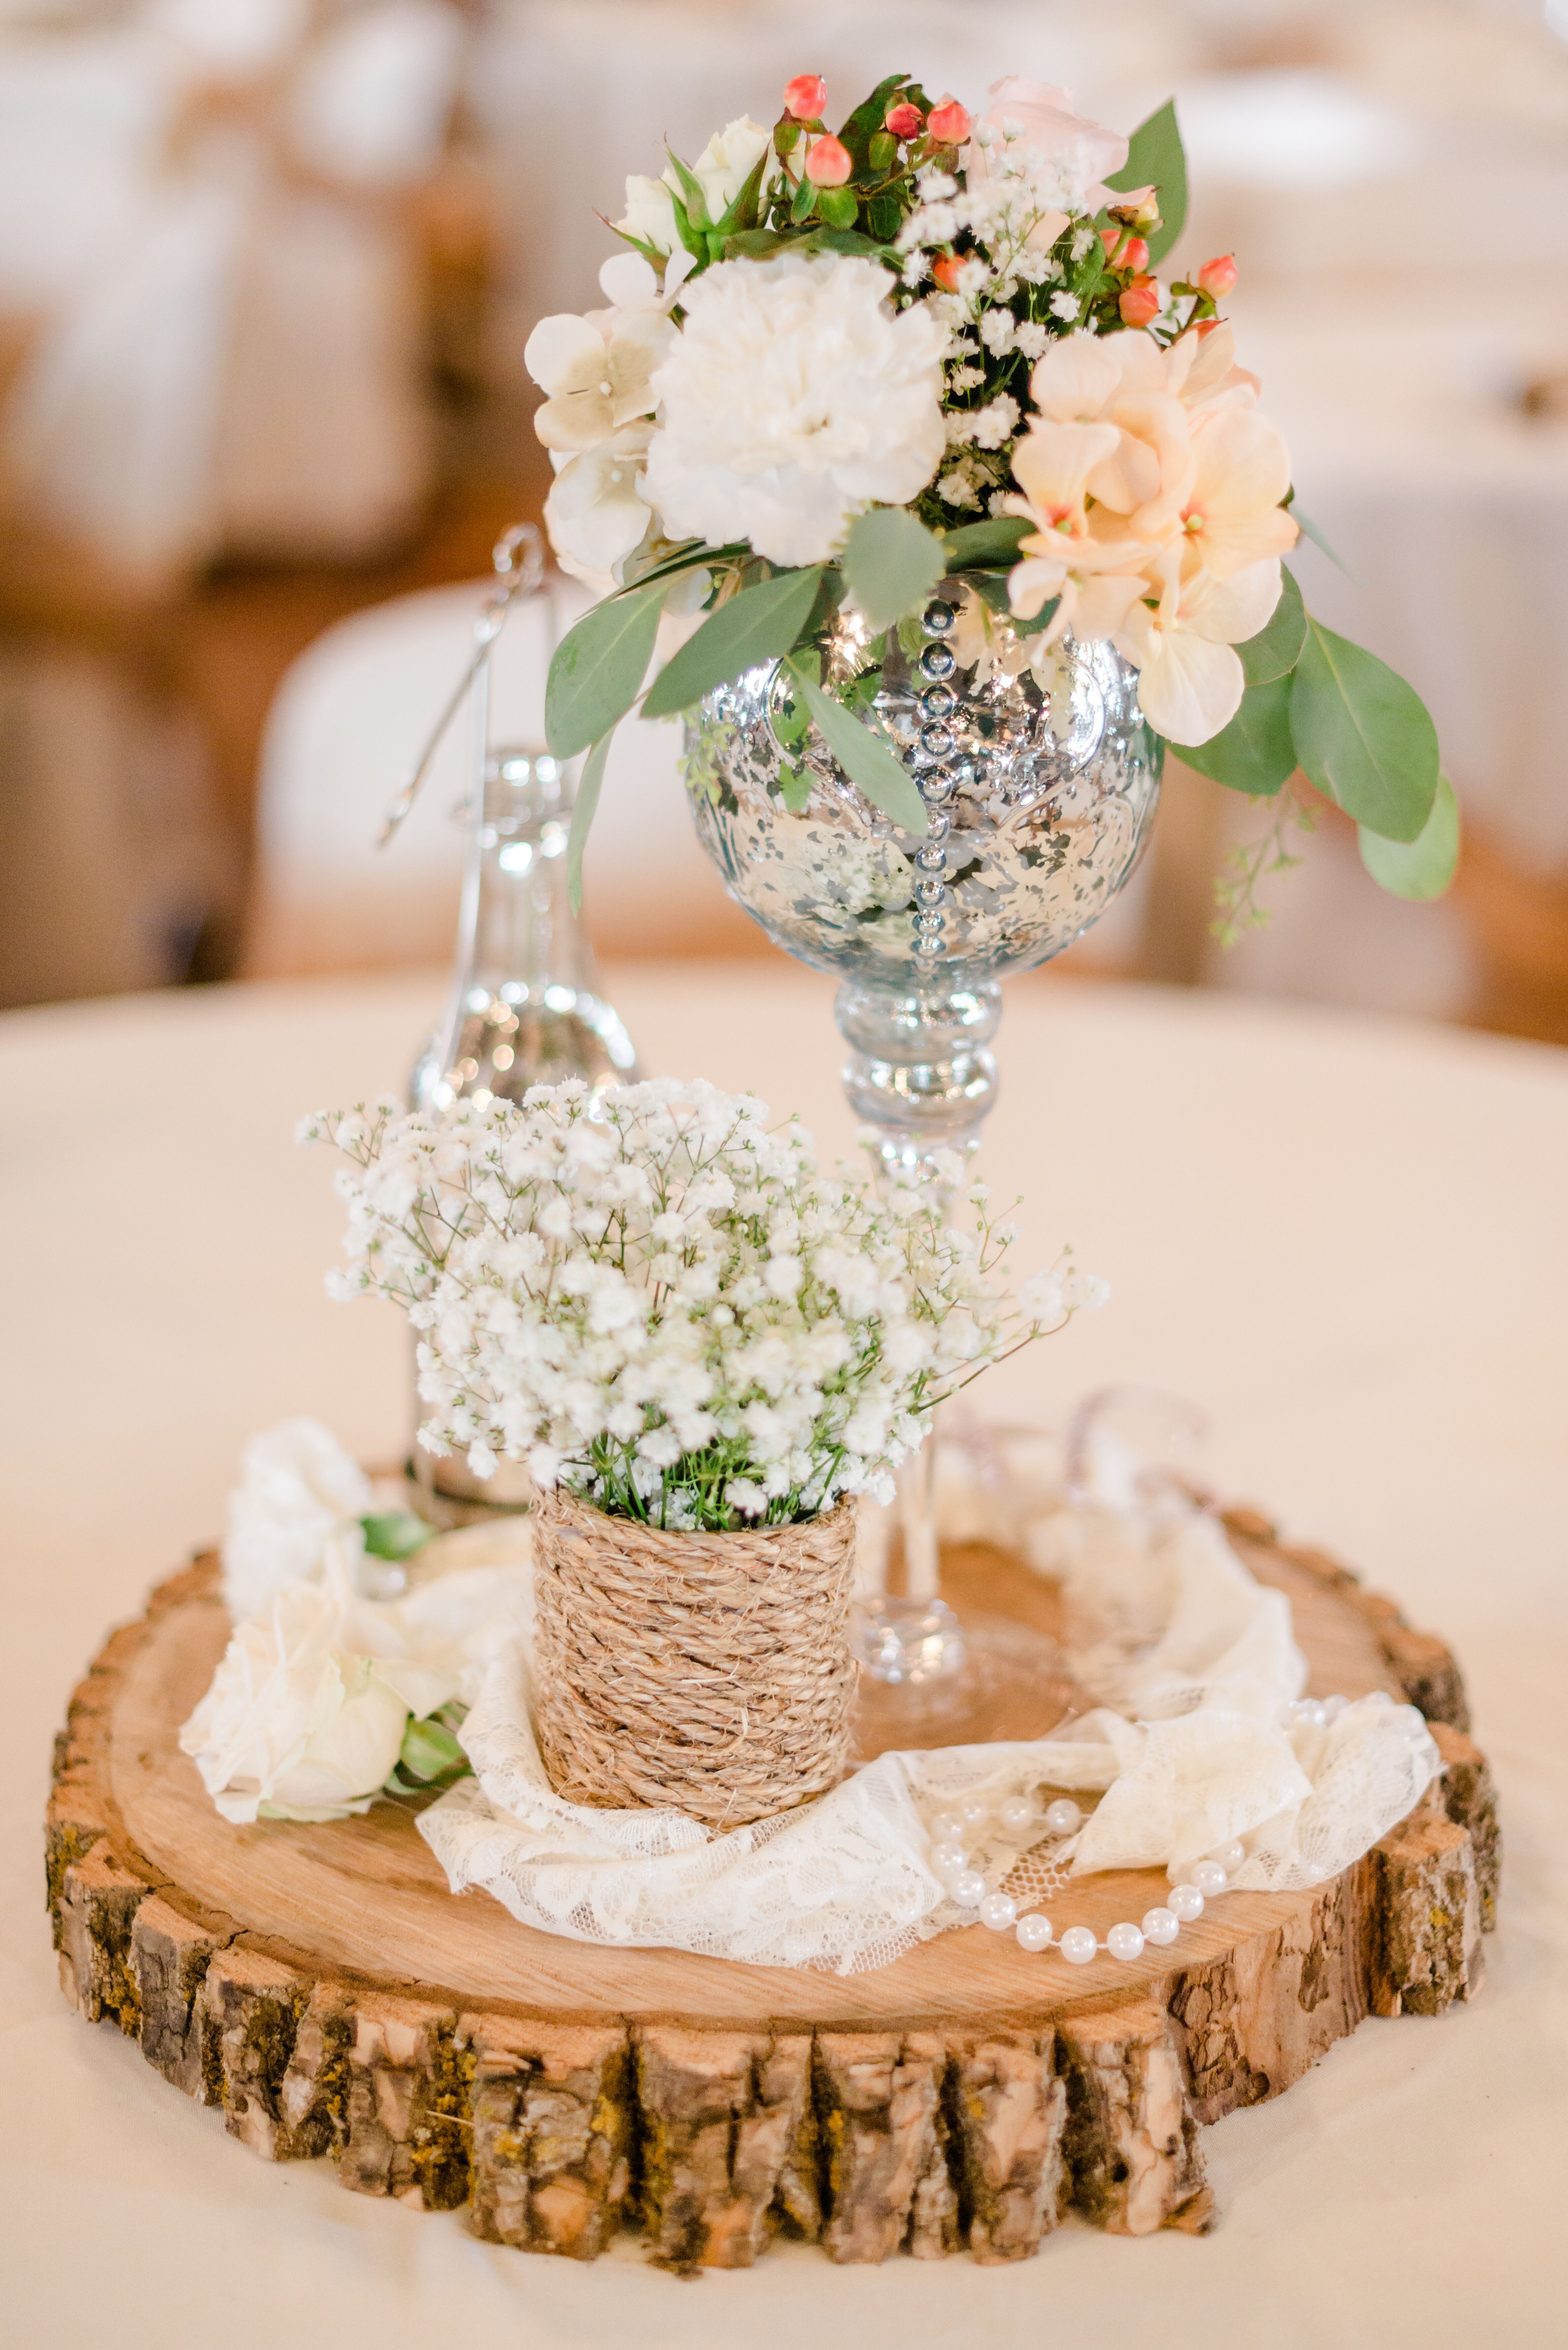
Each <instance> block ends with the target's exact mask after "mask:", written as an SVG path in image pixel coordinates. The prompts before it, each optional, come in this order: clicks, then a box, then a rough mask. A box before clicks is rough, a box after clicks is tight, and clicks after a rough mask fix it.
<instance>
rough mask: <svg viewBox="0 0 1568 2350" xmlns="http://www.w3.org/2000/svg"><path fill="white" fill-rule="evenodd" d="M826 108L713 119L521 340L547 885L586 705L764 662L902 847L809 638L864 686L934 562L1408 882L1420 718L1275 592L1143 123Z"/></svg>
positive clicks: (1254, 502)
mask: <svg viewBox="0 0 1568 2350" xmlns="http://www.w3.org/2000/svg"><path fill="white" fill-rule="evenodd" d="M826 99H827V93H826V87H825V85H824V83H823V81H822V80H821V78H819V77H818V76H816V75H815V74H803V75H800V76H797V77H796V78H795V79H794V80H793V81H792V82H791V83H790V84H789V85H788V87H787V88H786V89H785V91H784V105H783V109H782V111H781V113H780V115H779V118H778V120H777V121H776V122H775V123H774V125H773V127H772V129H771V130H769V129H767V128H765V127H764V126H763V125H762V124H760V123H757V122H753V121H752V120H750V119H749V118H745V117H742V119H740V120H737V121H734V122H732V123H730V124H729V125H728V126H727V128H726V129H725V130H722V132H718V133H716V134H715V136H714V137H713V138H712V139H711V140H709V142H708V145H707V147H706V148H705V149H704V151H703V152H702V153H701V155H700V156H699V157H698V159H697V161H695V163H692V164H690V165H689V164H687V163H685V162H684V161H681V160H680V158H679V157H676V156H674V155H671V156H670V160H669V163H668V166H667V168H666V169H665V170H664V172H662V174H661V175H660V176H659V177H658V178H649V177H634V178H632V179H629V180H628V182H627V205H626V212H625V214H624V216H623V218H622V219H621V220H620V221H619V222H618V223H617V224H616V226H617V229H618V234H620V235H621V236H622V237H623V238H624V240H625V241H626V243H627V244H628V247H630V248H631V250H629V251H628V252H626V253H624V254H622V255H618V256H617V257H616V258H615V259H614V260H612V261H610V262H607V264H606V265H605V267H604V270H603V271H602V273H601V277H600V284H601V286H602V289H603V291H604V294H605V296H606V302H607V307H604V308H601V309H598V310H594V311H590V312H588V313H587V315H586V316H583V317H575V316H562V317H549V318H545V319H543V320H541V321H540V323H539V324H538V326H537V327H536V328H535V330H534V333H533V335H532V336H531V338H530V339H529V342H528V345H527V350H526V354H525V356H526V360H527V365H528V367H529V369H530V371H531V372H532V374H533V376H534V377H535V380H536V381H537V383H538V384H539V386H540V388H541V390H543V391H544V392H545V395H546V396H545V400H544V402H543V405H542V406H541V408H540V409H539V411H538V414H537V418H536V429H537V431H538V433H539V437H540V439H541V440H542V441H543V442H544V443H545V447H546V448H547V449H548V451H549V452H550V457H551V462H552V464H553V465H554V467H555V468H556V477H555V482H554V485H553V487H552V490H551V493H550V496H549V500H548V503H547V504H546V507H545V519H546V523H547V525H548V528H549V531H550V536H551V538H552V541H553V543H554V546H555V547H556V553H557V555H558V556H559V557H560V559H561V561H562V563H563V564H564V565H565V566H566V567H567V568H568V569H569V570H572V571H574V572H575V573H576V574H577V575H578V576H579V577H583V578H584V579H586V580H587V581H589V582H590V583H591V584H592V585H594V586H595V587H597V590H598V594H599V601H598V602H597V604H596V606H595V607H594V608H593V609H592V610H591V611H590V612H589V613H587V615H586V616H585V618H584V619H582V620H580V621H579V622H578V624H577V625H576V628H574V629H572V630H571V631H570V633H569V634H568V635H567V637H566V639H565V640H564V641H563V643H562V644H561V646H560V647H559V648H558V650H557V652H556V659H555V661H554V663H553V665H552V671H551V676H550V683H549V692H548V699H547V708H546V719H547V728H548V733H549V736H550V742H551V745H552V748H553V749H554V750H555V751H556V753H557V754H559V755H561V756H564V757H569V756H573V755H575V754H577V753H580V752H587V754H588V758H587V764H586V765H585V769H584V775H583V780H582V784H581V785H580V787H579V793H578V800H577V821H576V826H575V827H574V838H573V844H572V851H571V854H572V857H573V860H574V867H573V869H574V889H576V888H578V887H579V886H580V885H579V883H578V881H577V879H576V876H577V874H578V873H579V872H580V858H581V853H582V843H583V839H584V837H586V834H587V827H588V824H589V823H590V822H591V818H592V813H593V808H594V804H595V802H596V800H597V793H598V786H599V781H600V777H601V776H602V773H603V766H604V759H605V754H606V752H607V745H608V741H609V738H610V735H611V733H612V732H613V730H614V728H615V726H616V725H617V724H618V722H619V720H620V719H621V718H622V717H623V716H624V715H625V714H626V713H627V712H628V711H630V710H631V709H633V708H634V706H636V705H637V704H638V703H639V701H640V702H641V707H642V710H643V713H644V714H645V715H647V716H649V717H654V716H661V715H662V716H670V715H674V714H676V713H678V712H681V711H683V710H687V709H690V708H691V707H692V706H693V705H694V704H695V703H696V702H699V701H701V699H702V697H703V696H704V695H705V694H707V693H709V692H711V691H714V690H715V689H716V688H718V687H719V686H721V685H723V684H726V683H728V682H730V681H732V680H733V679H734V678H736V677H738V676H739V675H741V674H742V673H743V672H744V671H746V670H747V669H749V668H752V667H753V666H755V665H757V664H760V663H763V662H771V661H776V660H783V661H787V662H788V664H789V666H790V671H791V673H792V677H793V678H794V681H795V682H796V683H798V685H799V686H800V688H801V697H802V698H803V699H804V700H805V704H806V706H807V708H808V709H809V711H810V712H811V716H812V719H813V721H814V723H815V724H816V725H817V727H818V728H819V731H821V732H822V733H823V734H824V737H825V739H826V740H827V741H828V742H829V744H830V747H831V748H832V750H833V753H834V755H835V756H836V758H837V759H838V760H839V761H840V763H841V764H842V765H844V767H845V768H846V771H847V772H848V773H849V774H850V775H851V776H852V778H853V780H854V781H855V782H856V784H857V785H859V787H860V788H861V789H862V790H863V791H864V792H866V793H867V795H868V796H869V797H870V798H871V799H872V800H873V801H874V802H875V803H876V804H877V806H879V807H880V808H882V810H883V812H884V813H885V814H887V815H888V816H892V817H893V819H894V821H895V822H896V823H897V824H898V826H899V827H900V828H901V829H902V830H904V831H906V832H913V833H919V831H921V830H922V829H923V828H924V822H925V818H924V814H923V811H922V809H921V807H920V806H919V798H918V795H916V794H915V793H914V791H913V790H912V789H911V788H910V785H909V779H908V777H907V776H906V775H905V774H904V771H903V769H902V768H901V766H900V764H899V763H898V759H897V757H896V756H895V754H894V751H893V749H892V746H891V744H890V743H889V741H888V738H887V737H886V736H885V735H884V734H883V733H881V732H880V730H879V728H878V727H877V723H876V722H875V717H874V714H873V713H871V712H868V711H867V710H866V709H865V708H863V707H861V706H860V704H859V703H854V704H853V707H854V709H855V712H856V722H857V723H853V724H850V725H847V726H846V724H845V723H843V718H844V715H845V714H846V697H845V692H844V688H845V684H846V681H844V680H842V679H838V678H828V677H825V676H824V673H823V670H822V665H821V662H820V659H819V657H818V653H817V651H816V649H815V644H814V641H813V640H814V639H815V638H817V637H818V636H819V635H820V634H821V631H822V629H823V628H824V626H825V624H826V622H827V621H828V620H829V619H832V617H833V615H834V614H835V613H836V612H837V611H839V610H841V609H842V608H845V607H846V606H848V607H853V608H854V609H855V611H856V612H857V614H858V617H859V621H860V623H861V629H860V638H861V661H862V666H863V667H865V668H867V669H869V668H870V666H871V665H872V664H873V663H874V662H875V661H876V660H877V659H878V658H879V655H880V652H881V650H882V645H883V641H884V638H885V632H886V631H887V630H888V629H900V628H909V626H910V625H911V622H910V616H911V615H913V614H915V613H916V612H918V610H919V608H921V606H922V605H923V604H924V602H925V601H926V599H927V598H929V596H930V594H931V592H932V590H933V589H934V588H935V587H936V586H937V584H938V583H939V582H940V581H941V580H942V579H944V578H945V577H949V576H950V575H957V576H958V577H959V578H960V580H961V583H962V587H963V596H962V604H963V617H964V618H965V619H966V621H967V622H968V624H969V625H970V627H971V629H979V630H980V631H981V632H982V633H994V634H996V635H997V636H998V637H1004V638H1005V640H1006V644H1007V648H1008V652H1009V655H1010V657H1014V658H1019V659H1023V660H1039V659H1040V658H1042V657H1043V656H1044V655H1045V654H1046V653H1048V652H1049V650H1050V648H1051V647H1052V646H1053V645H1054V643H1055V642H1056V641H1057V640H1058V639H1061V638H1062V637H1063V636H1064V634H1065V633H1066V632H1068V631H1071V632H1072V634H1073V635H1074V636H1075V638H1076V639H1079V640H1096V639H1109V640H1110V641H1111V642H1112V643H1113V644H1114V645H1115V646H1116V649H1117V650H1118V651H1119V652H1120V653H1121V654H1122V655H1123V656H1124V657H1125V658H1126V659H1127V660H1128V661H1129V662H1131V663H1132V664H1134V665H1135V666H1136V668H1137V672H1138V694H1139V700H1140V703H1141V706H1142V709H1143V712H1144V714H1145V716H1146V718H1147V722H1148V723H1149V725H1150V726H1151V728H1152V729H1153V730H1154V731H1155V732H1156V733H1158V734H1159V735H1161V736H1162V737H1164V739H1165V740H1167V741H1168V742H1169V743H1173V744H1175V745H1177V746H1179V750H1180V753H1181V755H1182V757H1183V758H1184V759H1185V760H1186V761H1187V762H1188V763H1189V764H1191V765H1193V766H1196V767H1198V768H1199V769H1200V770H1201V771H1202V772H1204V773H1205V774H1208V775H1212V776H1214V777H1216V778H1217V779H1218V780H1219V781H1220V782H1221V783H1224V784H1226V785H1231V786H1232V787H1233V788H1236V789H1238V790H1240V791H1243V792H1246V793H1250V794H1251V795H1255V796H1258V797H1261V798H1274V797H1276V796H1277V795H1280V794H1281V792H1282V788H1283V786H1284V785H1286V783H1287V782H1288V781H1289V780H1290V779H1291V777H1292V776H1293V775H1294V774H1295V772H1296V771H1297V770H1298V768H1299V769H1300V770H1302V771H1303V772H1304V774H1305V775H1306V776H1307V778H1308V779H1309V781H1310V782H1311V783H1312V784H1313V785H1314V786H1315V787H1316V788H1317V789H1318V790H1319V791H1320V792H1321V793H1323V794H1324V795H1325V796H1326V797H1327V798H1328V799H1330V800H1331V801H1333V802H1334V803H1335V804H1337V805H1338V806H1340V807H1342V808H1344V809H1345V811H1346V812H1347V813H1348V814H1349V815H1350V816H1353V817H1354V818H1355V821H1356V822H1357V824H1358V825H1359V827H1360V828H1361V838H1362V847H1363V854H1364V857H1365V858H1366V863H1367V865H1368V867H1369V868H1370V869H1371V870H1372V871H1373V873H1374V874H1375V875H1376V878H1377V879H1379V880H1380V881H1382V882H1383V883H1384V884H1385V886H1386V887H1388V888H1390V889H1395V890H1397V891H1400V892H1402V893H1404V894H1406V895H1409V896H1417V897H1429V896H1434V895H1436V894H1438V892H1439V891H1440V890H1441V889H1443V888H1444V887H1446V886H1447V882H1448V879H1449V875H1450V874H1451V871H1452V868H1453V864H1454V859H1455V856H1456V854H1457V847H1458V819H1457V813H1456V810H1455V806H1454V800H1453V794H1452V791H1451V788H1450V787H1449V785H1448V783H1447V781H1446V779H1445V778H1443V777H1442V776H1441V775H1440V773H1439V766H1438V743H1437V736H1436V733H1435V730H1434V728H1433V726H1432V723H1431V719H1430V717H1429V716H1428V712H1427V711H1426V710H1425V708H1424V706H1423V705H1422V703H1421V702H1420V701H1419V699H1418V698H1417V695H1416V694H1415V692H1414V691H1412V689H1411V688H1410V687H1409V686H1408V685H1407V683H1406V682H1405V681H1403V680H1402V679H1400V678H1398V677H1397V676H1396V675H1395V674H1394V672H1393V671H1390V670H1389V669H1387V668H1386V665H1385V664H1384V663H1383V662H1381V661H1379V660H1376V658H1375V657H1374V656H1373V655H1371V654H1369V653H1367V652H1366V651H1364V650H1361V649H1360V648H1358V647H1356V646H1355V645H1353V644H1351V643H1349V642H1348V641H1347V640H1346V639H1343V638H1340V637H1337V636H1335V635H1334V634H1333V633H1332V632H1331V631H1330V630H1328V629H1324V628H1323V627H1322V626H1321V624H1320V623H1318V622H1317V621H1316V620H1314V619H1311V618H1310V616H1309V615H1308V613H1307V612H1306V609H1305V608H1304V606H1303V600H1302V598H1301V594H1300V591H1299V589H1298V588H1297V587H1296V584H1295V582H1294V580H1293V577H1292V576H1291V574H1290V572H1289V571H1288V570H1287V569H1286V568H1285V567H1284V564H1283V558H1284V557H1285V556H1288V555H1289V554H1290V552H1291V551H1292V549H1293V546H1294V545H1295V543H1296V541H1297V538H1298V536H1299V535H1300V534H1301V532H1302V531H1303V530H1307V531H1308V532H1311V525H1309V524H1308V523H1306V521H1305V519H1304V517H1303V516H1302V515H1301V514H1300V511H1299V509H1298V508H1296V506H1295V504H1294V496H1293V486H1292V480H1291V466H1290V458H1289V452H1288V451H1287V449H1286V446H1285V442H1284V441H1283V438H1282V435H1281V433H1280V432H1279V431H1278V430H1277V428H1276V427H1275V426H1274V425H1273V424H1272V423H1271V422H1270V421H1269V419H1268V418H1267V417H1266V416H1265V415H1264V414H1263V413H1262V411H1261V409H1260V408H1259V405H1258V393H1259V389H1260V387H1259V384H1258V380H1257V379H1256V377H1254V376H1252V375H1251V374H1249V373H1248V372H1247V371H1246V370H1245V369H1242V368H1241V367H1239V366H1238V365H1237V363H1236V359H1235V352H1234V345H1233V338H1232V335H1231V328H1230V326H1229V325H1228V324H1227V323H1226V322H1225V321H1224V320H1223V319H1222V318H1221V317H1220V307H1219V306H1220V304H1221V303H1222V302H1223V301H1224V299H1225V297H1226V296H1227V295H1228V294H1229V293H1230V291H1231V288H1232V286H1234V284H1235V282H1236V269H1235V265H1234V262H1233V260H1232V259H1231V256H1229V255H1225V256H1222V257H1220V258H1217V259H1214V260H1210V261H1209V262H1206V263H1205V264H1204V265H1203V266H1202V267H1201V268H1199V269H1198V270H1196V271H1195V272H1193V273H1192V274H1191V275H1190V276H1187V277H1177V278H1173V279H1171V280H1169V281H1168V280H1167V279H1165V278H1163V277H1161V276H1160V275H1159V274H1158V264H1159V262H1160V261H1161V260H1162V259H1163V258H1164V256H1165V255H1166V254H1167V253H1168V251H1169V250H1170V248H1171V246H1172V245H1173V244H1174V242H1175V240H1176V238H1177V236H1178V234H1179V231H1180V228H1181V226H1182V223H1183V219H1184V215H1185V211H1186V164H1185V160H1184V157H1183V153H1182V149H1181V142H1180V139H1179V133H1178V130H1177V127H1176V119H1175V113H1174V109H1172V108H1171V107H1169V106H1167V107H1165V108H1162V109H1160V111H1159V112H1158V113H1157V114H1156V115H1154V116H1152V117H1151V118H1150V119H1149V120H1148V121H1147V122H1146V123H1145V124H1143V125H1142V127H1141V128H1140V129H1139V130H1137V132H1136V133H1135V134H1134V135H1133V137H1132V138H1131V140H1127V139H1126V138H1124V137H1122V136H1120V135H1119V134H1118V133H1116V132H1115V131H1111V130H1106V129H1104V128H1103V127H1102V126H1100V125H1099V124H1097V123H1094V122H1090V121H1087V120H1085V119H1084V118H1082V117H1081V116H1079V115H1078V114H1077V113H1076V112H1075V109H1074V106H1073V101H1072V98H1071V95H1070V93H1069V92H1067V91H1065V90H1063V89H1060V88H1054V87H1053V86H1050V85H1047V84H1043V83H1038V82H1032V81H1024V80H1021V79H1017V78H1012V79H1009V80H1005V81H1002V82H999V83H997V84H996V85H995V87H994V88H992V91H991V93H990V103H989V105H988V108H987V109H986V110H985V111H984V112H983V113H982V114H980V115H971V112H970V111H969V109H967V108H966V107H964V106H963V105H961V104H960V103H959V102H958V101H957V100H956V99H952V98H943V99H940V101H938V102H937V103H935V104H933V103H932V102H931V100H930V99H929V97H928V95H927V93H926V92H925V91H924V90H923V89H922V88H920V86H919V83H917V82H915V81H913V80H912V79H911V78H909V76H907V75H902V74H895V75H892V76H890V77H888V79H886V80H885V81H883V82H882V83H880V84H879V85H878V87H877V89H875V90H874V91H873V92H872V94H871V96H870V97H869V98H868V99H866V100H865V102H864V103H863V104H861V105H859V106H857V108H855V109H854V110H853V112H852V113H851V114H850V115H849V116H848V118H847V120H845V121H844V122H842V123H841V124H840V126H839V128H838V130H836V131H834V130H829V129H828V128H827V125H826V120H825V119H824V113H825V109H826ZM1312 535H1314V536H1315V534H1312ZM661 622H662V623H663V633H662V637H661V636H660V626H661ZM682 635H683V636H684V639H685V640H684V641H683V642H681V643H680V645H679V649H678V650H674V651H673V653H672V655H671V657H670V659H669V660H667V662H666V664H665V666H664V667H663V668H662V669H661V670H660V671H659V674H658V675H657V676H656V677H655V679H654V681H653V682H652V684H651V686H649V687H648V688H647V690H646V692H645V690H644V689H645V680H646V678H647V675H648V671H649V663H650V661H651V660H652V659H653V657H654V652H655V647H656V642H660V643H662V644H663V645H664V647H665V648H666V649H668V647H669V645H670V642H671V640H672V639H674V638H676V637H680V636H682ZM1020 648H1022V650H1019V649H1020ZM849 682H850V683H852V682H853V681H849Z"/></svg>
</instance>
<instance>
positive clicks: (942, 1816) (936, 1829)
mask: <svg viewBox="0 0 1568 2350" xmlns="http://www.w3.org/2000/svg"><path fill="white" fill-rule="evenodd" d="M931 1834H932V1835H934V1836H935V1837H936V1838H937V1841H938V1842H939V1843H940V1844H955V1843H961V1841H962V1838H963V1822H962V1821H961V1819H960V1817H959V1815H958V1814H957V1813H956V1812H939V1813H938V1814H937V1816H936V1818H935V1819H934V1820H933V1821H932V1822H931Z"/></svg>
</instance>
